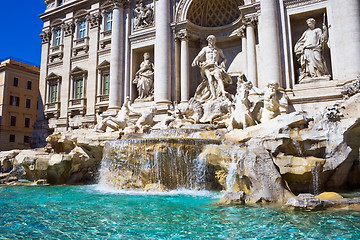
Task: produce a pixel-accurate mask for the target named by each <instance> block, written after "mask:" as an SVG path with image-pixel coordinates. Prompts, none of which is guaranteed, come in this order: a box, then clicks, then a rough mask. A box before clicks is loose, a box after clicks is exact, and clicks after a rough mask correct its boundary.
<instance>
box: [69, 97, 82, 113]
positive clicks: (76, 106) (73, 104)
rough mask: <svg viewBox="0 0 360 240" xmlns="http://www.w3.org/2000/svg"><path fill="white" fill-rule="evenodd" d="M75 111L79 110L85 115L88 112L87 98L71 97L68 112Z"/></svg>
mask: <svg viewBox="0 0 360 240" xmlns="http://www.w3.org/2000/svg"><path fill="white" fill-rule="evenodd" d="M74 112H79V114H80V115H84V114H85V112H86V98H78V99H70V100H69V107H68V114H70V115H72V114H73V113H74Z"/></svg>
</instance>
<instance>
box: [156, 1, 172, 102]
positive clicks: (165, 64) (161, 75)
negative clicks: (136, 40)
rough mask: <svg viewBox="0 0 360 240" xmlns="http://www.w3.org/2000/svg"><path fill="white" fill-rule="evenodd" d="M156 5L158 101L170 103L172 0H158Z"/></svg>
mask: <svg viewBox="0 0 360 240" xmlns="http://www.w3.org/2000/svg"><path fill="white" fill-rule="evenodd" d="M155 3H156V5H155V24H156V26H155V27H156V39H155V79H154V99H155V102H156V103H169V102H170V93H171V88H170V87H171V74H170V65H171V57H170V53H171V39H170V1H169V0H157V1H156V2H155Z"/></svg>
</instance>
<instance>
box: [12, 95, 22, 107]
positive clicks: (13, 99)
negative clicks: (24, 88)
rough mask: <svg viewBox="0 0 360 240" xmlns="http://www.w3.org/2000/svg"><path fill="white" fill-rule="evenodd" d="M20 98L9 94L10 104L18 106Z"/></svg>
mask: <svg viewBox="0 0 360 240" xmlns="http://www.w3.org/2000/svg"><path fill="white" fill-rule="evenodd" d="M19 102H20V98H19V97H17V96H12V95H10V106H17V107H18V106H19Z"/></svg>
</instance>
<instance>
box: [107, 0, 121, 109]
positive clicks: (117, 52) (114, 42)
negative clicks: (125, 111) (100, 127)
mask: <svg viewBox="0 0 360 240" xmlns="http://www.w3.org/2000/svg"><path fill="white" fill-rule="evenodd" d="M113 2H114V3H113V4H114V6H113V25H112V33H111V56H110V92H109V110H118V109H120V108H121V102H122V91H123V89H122V88H123V86H122V69H123V55H124V52H123V42H124V41H123V36H124V26H123V25H124V24H123V20H124V9H123V5H124V3H125V1H123V0H114V1H113Z"/></svg>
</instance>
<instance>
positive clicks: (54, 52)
mask: <svg viewBox="0 0 360 240" xmlns="http://www.w3.org/2000/svg"><path fill="white" fill-rule="evenodd" d="M63 56H64V45H63V44H60V45H57V46H52V47H50V53H49V59H50V62H53V61H54V59H56V58H59V60H62V58H63Z"/></svg>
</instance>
